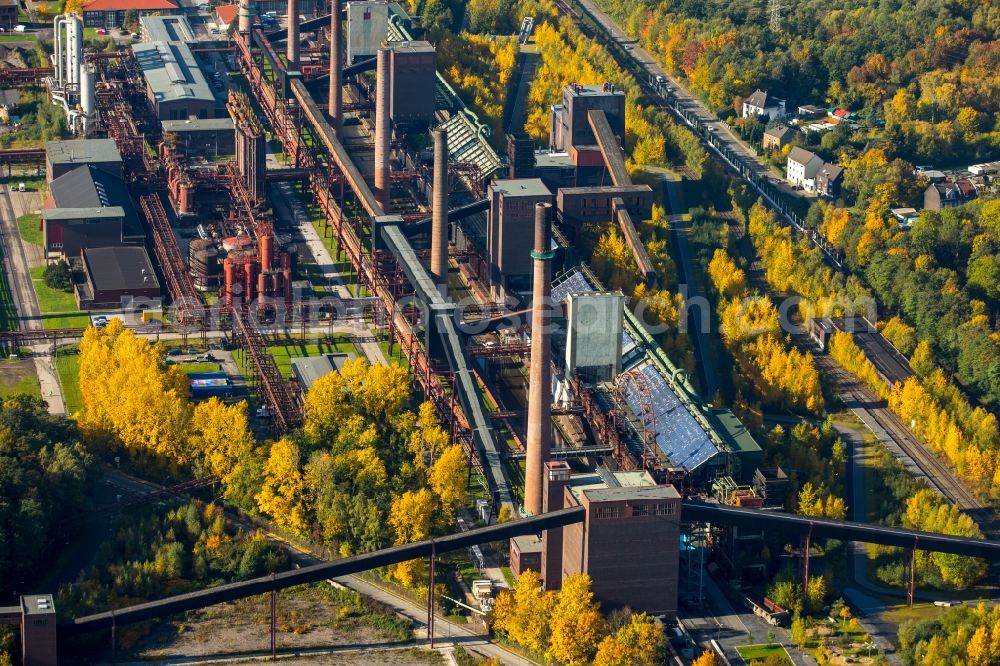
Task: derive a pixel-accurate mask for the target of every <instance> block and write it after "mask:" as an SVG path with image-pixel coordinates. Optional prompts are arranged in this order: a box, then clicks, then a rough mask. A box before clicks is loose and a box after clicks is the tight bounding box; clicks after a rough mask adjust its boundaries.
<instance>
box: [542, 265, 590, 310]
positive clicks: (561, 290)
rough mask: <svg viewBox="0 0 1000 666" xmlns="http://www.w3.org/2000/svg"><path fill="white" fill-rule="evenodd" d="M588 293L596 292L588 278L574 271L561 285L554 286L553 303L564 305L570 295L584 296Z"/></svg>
mask: <svg viewBox="0 0 1000 666" xmlns="http://www.w3.org/2000/svg"><path fill="white" fill-rule="evenodd" d="M588 291H594V288H593V287H592V286H591V284H590V283H589V282H587V278H585V277H583V273H581V272H580V271H578V270H574V271H573V272H572V273H570V274H569V275H567V276H566V277H565V278H564V279H563V280H562V281H561V282H559V284H556V285H553V287H552V302H553V303H562V302H563V301H564V300H565V299H566V297H567V296H569V295H570V294H582V293H585V292H588Z"/></svg>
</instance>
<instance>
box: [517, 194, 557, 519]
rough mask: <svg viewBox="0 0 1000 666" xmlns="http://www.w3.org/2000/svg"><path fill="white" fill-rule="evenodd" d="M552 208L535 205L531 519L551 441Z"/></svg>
mask: <svg viewBox="0 0 1000 666" xmlns="http://www.w3.org/2000/svg"><path fill="white" fill-rule="evenodd" d="M551 210H552V205H551V204H548V203H540V204H536V205H535V249H534V250H532V252H531V258H532V259H533V261H532V263H533V265H534V269H533V271H534V278H533V283H532V287H533V288H532V299H531V372H530V374H529V375H528V442H527V447H528V454H527V460H526V468H525V471H524V508H525V510H526V511H527V512H528V513H530V514H531V515H534V516H537V515H539V514H541V513H542V484H543V476H542V475H543V474H544V465H545V463H546V462H547V461H548V459H549V448H550V447H551V440H552V376H551V375H552V370H551V359H550V354H551V349H550V344H549V342H550V340H549V338H550V337H551V335H552V332H551V331H550V330H549V327H550V314H551V308H550V306H549V300H550V296H551V293H552V281H551V275H550V266H549V262H550V261H551V260H552V255H553V253H552V250H551V249H550V247H549V243H550V242H551V241H550V239H551V237H552V233H551V229H550V226H549V225H550V224H551V222H550V213H551Z"/></svg>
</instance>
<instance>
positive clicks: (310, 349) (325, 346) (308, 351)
mask: <svg viewBox="0 0 1000 666" xmlns="http://www.w3.org/2000/svg"><path fill="white" fill-rule="evenodd" d="M268 351H270V352H271V356H273V357H274V360H275V362H276V363H277V364H278V369H279V370H281V376H282V377H291V376H292V359H293V358H301V357H303V356H321V355H323V354H354V355H357V354H358V350H357V349H355V348H354V344H353V343H351V342H349V341H348V340H346V339H337V340H335V341H334V342H332V343H330V342H317V343H315V344H303V343H299V342H289V343H287V344H277V345H271V346H269V347H268Z"/></svg>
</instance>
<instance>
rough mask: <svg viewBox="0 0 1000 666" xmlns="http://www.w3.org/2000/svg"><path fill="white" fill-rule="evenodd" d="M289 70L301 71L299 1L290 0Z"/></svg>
mask: <svg viewBox="0 0 1000 666" xmlns="http://www.w3.org/2000/svg"><path fill="white" fill-rule="evenodd" d="M287 57H288V69H289V70H291V71H297V70H298V69H299V0H288V54H287Z"/></svg>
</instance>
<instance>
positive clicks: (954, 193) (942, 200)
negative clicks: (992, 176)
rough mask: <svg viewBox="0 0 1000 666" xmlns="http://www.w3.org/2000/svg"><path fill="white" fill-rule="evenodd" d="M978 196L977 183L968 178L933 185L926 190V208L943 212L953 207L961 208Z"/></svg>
mask: <svg viewBox="0 0 1000 666" xmlns="http://www.w3.org/2000/svg"><path fill="white" fill-rule="evenodd" d="M978 195H979V193H978V192H977V191H976V185H975V183H973V182H972V181H971V180H968V179H967V178H962V179H960V180H956V181H954V182H951V181H946V182H942V183H931V184H930V185H928V186H927V189H926V190H924V208H925V209H927V210H941V209H942V208H950V207H951V206H961V205H962V204H966V203H969V202H970V201H972V200H973V199H975V198H976V197H977V196H978Z"/></svg>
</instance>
